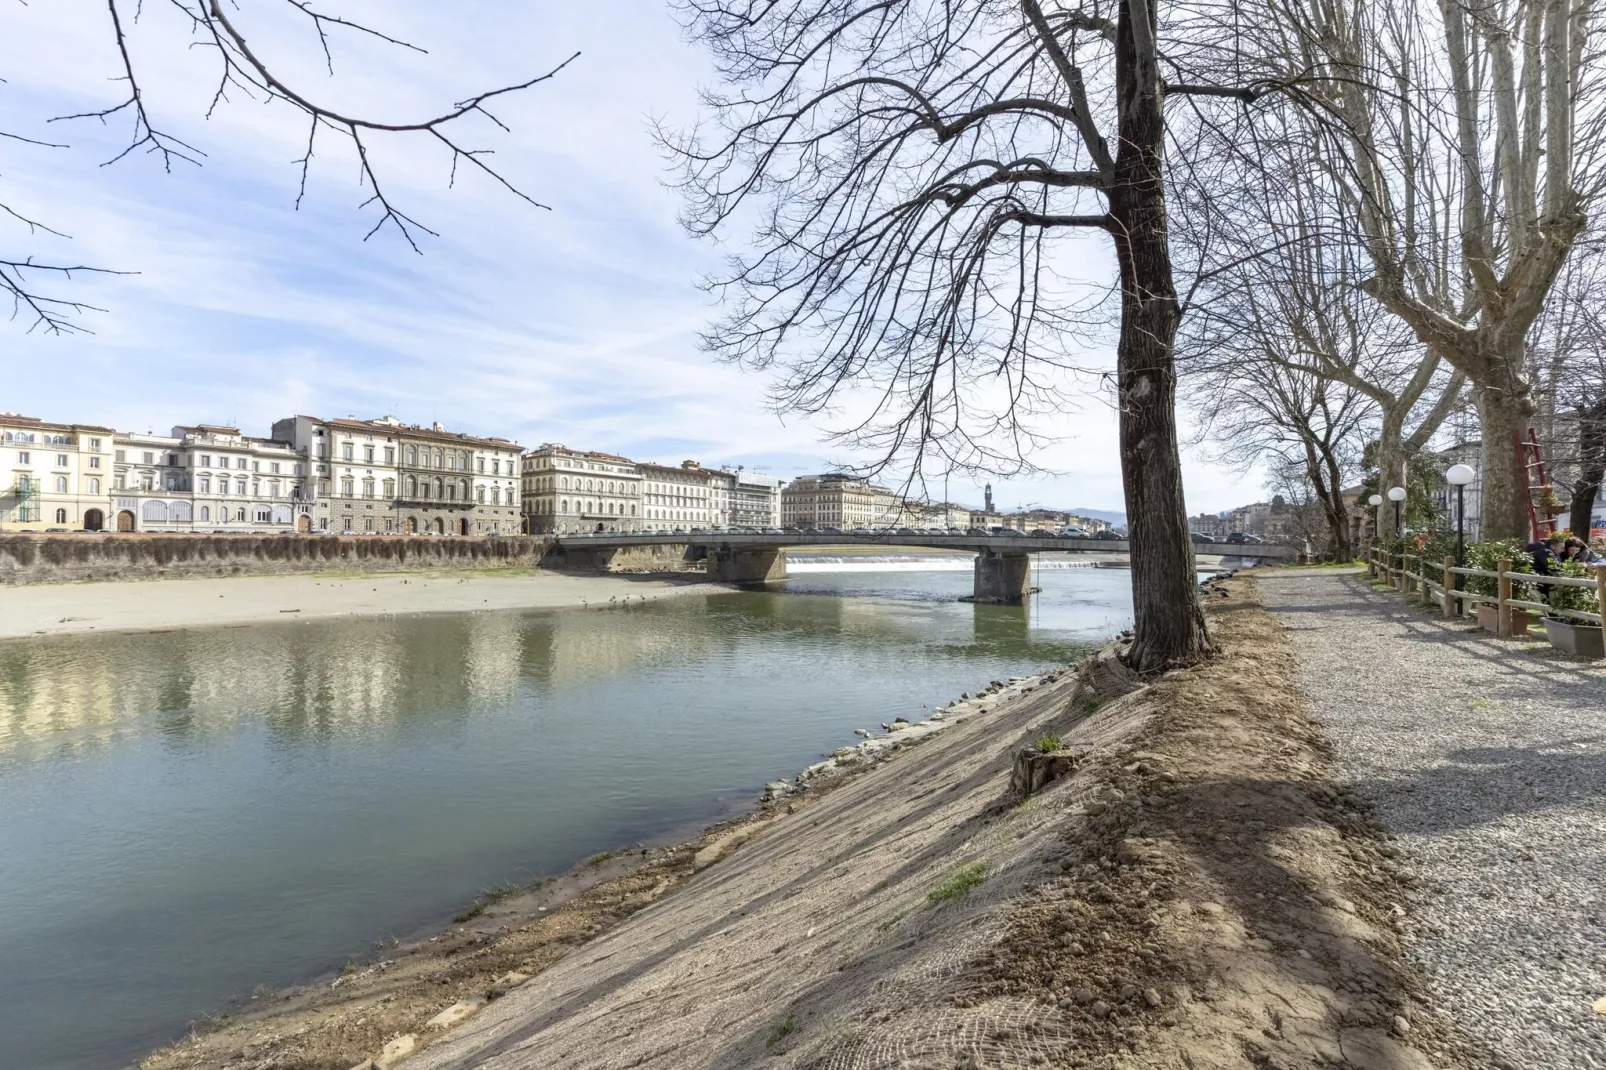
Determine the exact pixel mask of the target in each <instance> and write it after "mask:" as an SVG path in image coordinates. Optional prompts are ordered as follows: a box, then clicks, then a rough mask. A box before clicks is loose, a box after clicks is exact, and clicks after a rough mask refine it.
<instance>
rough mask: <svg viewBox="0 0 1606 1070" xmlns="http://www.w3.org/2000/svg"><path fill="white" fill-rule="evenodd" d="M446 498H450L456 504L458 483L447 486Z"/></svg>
mask: <svg viewBox="0 0 1606 1070" xmlns="http://www.w3.org/2000/svg"><path fill="white" fill-rule="evenodd" d="M446 496H447V497H448V498H450V499H451V500H452V501H454V502H455V501H456V500H457V483H456V482H452V483H448V484H446Z"/></svg>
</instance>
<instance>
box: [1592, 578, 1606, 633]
mask: <svg viewBox="0 0 1606 1070" xmlns="http://www.w3.org/2000/svg"><path fill="white" fill-rule="evenodd" d="M1595 602H1596V603H1597V604H1596V606H1595V610H1596V612H1598V613H1599V614H1600V622H1601V624H1602V625H1606V565H1596V566H1595Z"/></svg>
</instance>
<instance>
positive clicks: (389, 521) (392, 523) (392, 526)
mask: <svg viewBox="0 0 1606 1070" xmlns="http://www.w3.org/2000/svg"><path fill="white" fill-rule="evenodd" d="M387 452H388V451H387ZM395 530H396V518H395V517H393V516H387V517H386V518H385V531H386V532H387V533H394V532H395Z"/></svg>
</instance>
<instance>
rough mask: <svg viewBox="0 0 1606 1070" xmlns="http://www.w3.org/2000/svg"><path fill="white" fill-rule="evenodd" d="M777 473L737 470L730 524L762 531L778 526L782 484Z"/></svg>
mask: <svg viewBox="0 0 1606 1070" xmlns="http://www.w3.org/2000/svg"><path fill="white" fill-rule="evenodd" d="M782 482H783V481H782V480H781V479H779V478H777V477H776V476H766V475H760V474H758V473H757V472H738V473H737V474H736V486H735V487H734V489H733V490H732V491H731V508H730V526H731V527H733V528H740V529H742V530H744V531H762V530H763V529H765V528H778V527H780V526H781V485H782Z"/></svg>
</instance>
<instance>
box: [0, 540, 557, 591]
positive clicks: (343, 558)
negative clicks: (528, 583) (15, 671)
mask: <svg viewBox="0 0 1606 1070" xmlns="http://www.w3.org/2000/svg"><path fill="white" fill-rule="evenodd" d="M550 546H551V539H550V538H549V537H542V536H516V537H506V538H495V539H490V538H474V537H465V536H450V537H425V536H404V535H390V536H386V535H358V536H349V535H348V536H339V535H140V534H119V535H6V536H0V584H22V583H60V582H66V581H72V580H126V579H154V578H156V577H164V576H165V577H177V576H262V575H274V574H278V573H292V572H399V571H414V570H417V571H425V570H432V569H478V568H501V567H507V566H511V565H522V566H526V567H533V566H536V565H539V564H540V563H541V558H542V556H543V555H544V554H545V553H546V552H547V549H548V548H549V547H550Z"/></svg>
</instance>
